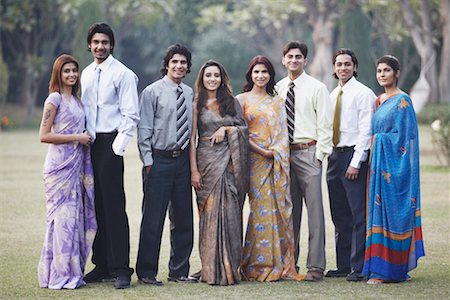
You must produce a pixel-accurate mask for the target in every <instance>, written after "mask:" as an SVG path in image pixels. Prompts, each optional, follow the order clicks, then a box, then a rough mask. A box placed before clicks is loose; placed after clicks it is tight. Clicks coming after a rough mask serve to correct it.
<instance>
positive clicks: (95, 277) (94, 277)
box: [84, 267, 114, 283]
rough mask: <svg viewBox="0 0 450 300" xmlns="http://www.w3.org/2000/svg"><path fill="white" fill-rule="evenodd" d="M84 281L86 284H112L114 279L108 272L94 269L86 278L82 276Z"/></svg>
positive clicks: (97, 268)
mask: <svg viewBox="0 0 450 300" xmlns="http://www.w3.org/2000/svg"><path fill="white" fill-rule="evenodd" d="M84 281H85V282H86V283H95V282H113V281H114V277H113V276H111V275H110V274H109V272H108V271H105V270H104V269H101V268H99V267H95V268H94V269H93V270H92V271H90V272H89V273H87V274H86V276H84Z"/></svg>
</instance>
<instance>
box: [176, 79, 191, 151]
mask: <svg viewBox="0 0 450 300" xmlns="http://www.w3.org/2000/svg"><path fill="white" fill-rule="evenodd" d="M177 94H178V97H177V144H178V146H180V148H181V150H183V149H184V148H186V146H187V145H188V144H189V127H188V118H187V108H186V101H184V100H185V99H184V95H183V89H182V88H181V86H178V88H177Z"/></svg>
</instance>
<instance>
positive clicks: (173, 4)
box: [0, 0, 450, 126]
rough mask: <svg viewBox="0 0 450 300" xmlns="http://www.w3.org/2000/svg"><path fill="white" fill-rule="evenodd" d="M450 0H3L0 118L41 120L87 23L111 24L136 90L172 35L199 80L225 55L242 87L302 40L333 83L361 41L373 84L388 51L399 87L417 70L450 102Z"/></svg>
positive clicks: (85, 58) (81, 50) (433, 96)
mask: <svg viewBox="0 0 450 300" xmlns="http://www.w3.org/2000/svg"><path fill="white" fill-rule="evenodd" d="M449 15H450V8H449V0H431V1H430V0H412V1H406V0H329V1H322V0H319V1H312V0H273V1H259V0H1V1H0V17H1V18H0V117H2V116H4V115H6V111H7V110H8V109H10V107H11V105H14V106H13V109H14V110H19V111H20V116H19V117H18V119H16V120H13V121H14V123H15V124H16V125H18V126H20V125H29V126H30V125H31V126H36V123H37V122H36V121H35V119H33V118H34V116H35V115H36V112H35V111H36V108H39V109H38V110H40V107H41V106H42V103H43V102H44V100H45V98H46V96H47V93H48V92H47V90H48V82H49V79H50V72H51V67H52V64H53V61H54V59H55V58H56V57H57V56H58V55H59V54H61V53H69V54H72V55H74V56H75V57H76V58H78V59H79V61H80V64H81V66H82V68H84V67H85V66H87V65H88V64H89V63H90V62H91V61H92V56H91V54H90V53H89V52H88V51H86V50H87V45H86V44H87V43H86V40H85V39H86V33H87V28H88V27H89V25H90V24H92V23H94V22H106V23H109V24H110V25H111V26H112V28H113V30H114V33H115V38H116V46H115V49H114V55H115V56H116V57H117V58H118V59H120V60H121V61H122V62H124V63H125V64H126V65H127V66H129V67H130V68H131V69H132V70H133V71H134V72H135V73H136V74H137V75H138V77H139V79H140V82H139V87H138V88H139V91H141V90H142V89H143V88H144V87H145V86H146V85H148V84H149V83H151V82H153V81H154V80H156V79H158V78H160V74H159V68H160V65H161V59H162V56H163V54H164V50H165V49H166V48H167V47H168V46H169V45H171V44H172V43H175V42H181V43H184V44H186V45H187V46H188V47H189V48H190V49H191V50H192V53H193V67H192V72H191V74H190V75H188V77H187V78H186V82H187V83H188V84H190V85H193V83H194V81H195V77H196V73H197V70H198V69H199V67H200V65H201V64H202V63H203V62H204V61H205V60H207V59H210V58H214V59H217V60H219V61H221V62H222V63H223V64H224V65H225V67H226V68H227V70H228V72H229V73H230V77H231V79H232V85H233V88H234V91H235V93H236V94H237V93H239V92H240V91H241V88H242V85H243V80H244V73H245V70H246V67H247V64H248V62H249V60H250V58H251V57H253V56H254V55H257V54H263V55H266V56H268V57H269V58H270V59H271V60H272V62H273V63H274V65H275V67H276V71H277V79H280V78H282V77H284V76H285V70H284V68H283V67H282V66H281V63H280V61H281V48H282V46H283V45H284V44H285V43H286V42H287V41H290V40H303V41H305V42H306V43H307V44H308V46H309V48H310V51H309V53H310V54H309V55H308V60H309V64H308V66H307V68H306V69H307V71H308V72H309V73H311V74H312V75H313V76H315V77H317V78H319V79H320V80H322V81H323V82H325V83H326V84H327V86H328V88H329V89H331V88H332V87H333V86H334V85H335V84H336V81H335V80H334V79H333V77H332V64H331V56H332V54H333V53H334V51H335V49H337V48H340V47H349V48H352V49H354V50H355V52H356V54H357V57H358V59H359V62H360V67H359V70H358V72H359V74H360V76H359V79H360V80H361V81H362V82H363V83H365V84H367V85H368V86H369V87H371V88H372V89H373V90H374V91H376V93H378V92H380V91H381V89H380V87H379V86H378V84H377V83H376V80H375V76H374V74H375V66H374V62H375V60H376V58H378V57H379V56H381V55H383V54H386V53H390V54H394V55H396V56H397V57H399V59H400V60H401V65H402V76H401V79H400V85H401V87H402V88H403V89H404V90H406V91H407V92H410V91H411V89H412V87H413V85H414V84H415V83H416V82H417V79H418V78H419V75H420V74H422V73H423V74H424V76H425V77H426V78H427V80H428V84H429V86H430V87H431V89H429V93H428V94H427V96H426V97H425V98H426V99H425V100H426V101H428V102H429V103H446V104H448V103H449V102H450V75H449V72H450V71H449V70H450V22H449V20H448V19H449V17H448V16H449Z"/></svg>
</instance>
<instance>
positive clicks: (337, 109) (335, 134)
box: [333, 88, 342, 146]
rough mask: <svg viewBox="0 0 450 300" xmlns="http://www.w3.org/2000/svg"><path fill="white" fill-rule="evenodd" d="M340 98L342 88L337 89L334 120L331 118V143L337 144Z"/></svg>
mask: <svg viewBox="0 0 450 300" xmlns="http://www.w3.org/2000/svg"><path fill="white" fill-rule="evenodd" d="M341 98H342V88H341V89H339V92H338V95H337V99H336V108H335V110H334V120H333V145H334V146H337V144H339V136H340V135H341V132H340V128H341Z"/></svg>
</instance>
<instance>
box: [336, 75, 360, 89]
mask: <svg viewBox="0 0 450 300" xmlns="http://www.w3.org/2000/svg"><path fill="white" fill-rule="evenodd" d="M355 82H356V78H355V76H352V78H350V79H349V80H348V81H347V82H346V83H345V84H344V86H341V85H340V84H339V83H338V87H339V88H340V89H342V91H343V92H345V91H346V90H347V89H350V88H351V87H352V85H353V84H354V83H355Z"/></svg>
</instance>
